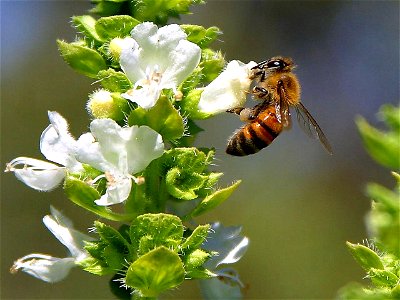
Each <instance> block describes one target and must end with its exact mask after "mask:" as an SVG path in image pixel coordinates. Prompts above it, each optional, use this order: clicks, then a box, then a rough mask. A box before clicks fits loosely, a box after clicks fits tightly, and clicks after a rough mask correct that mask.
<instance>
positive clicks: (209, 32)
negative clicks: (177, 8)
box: [180, 24, 221, 48]
mask: <svg viewBox="0 0 400 300" xmlns="http://www.w3.org/2000/svg"><path fill="white" fill-rule="evenodd" d="M180 26H181V28H182V29H183V30H184V31H185V33H186V34H187V35H188V37H187V39H188V41H190V42H192V43H195V44H197V45H198V46H199V47H200V48H205V47H207V46H208V45H209V44H210V43H211V42H213V41H214V40H215V39H216V38H217V37H218V36H219V35H220V34H221V31H220V30H219V28H218V27H215V26H213V27H209V28H207V29H205V28H204V27H203V26H200V25H192V24H182V25H180Z"/></svg>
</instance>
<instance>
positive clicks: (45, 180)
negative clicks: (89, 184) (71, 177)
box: [5, 111, 82, 191]
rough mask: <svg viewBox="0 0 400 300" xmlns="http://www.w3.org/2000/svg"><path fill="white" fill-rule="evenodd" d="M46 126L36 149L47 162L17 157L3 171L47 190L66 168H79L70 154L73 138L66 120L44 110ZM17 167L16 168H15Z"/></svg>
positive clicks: (61, 177) (73, 146)
mask: <svg viewBox="0 0 400 300" xmlns="http://www.w3.org/2000/svg"><path fill="white" fill-rule="evenodd" d="M48 116H49V120H50V125H49V126H48V127H47V128H46V129H45V130H44V131H43V133H42V135H41V137H40V151H41V152H42V154H43V155H44V156H45V157H46V158H47V159H48V160H50V161H53V162H55V163H58V164H60V165H61V166H59V165H56V164H53V163H49V162H45V161H42V160H38V159H34V158H29V157H17V158H15V159H13V160H12V161H11V162H9V163H8V164H7V168H6V170H5V171H6V172H14V174H15V176H16V177H17V178H18V179H19V180H21V181H22V182H24V183H25V184H26V185H28V186H29V187H31V188H34V189H36V190H40V191H49V190H51V189H53V188H55V187H56V186H58V185H59V184H60V183H61V181H62V180H63V179H64V177H65V173H66V169H69V170H70V171H72V172H77V171H80V170H82V165H81V163H79V162H78V161H77V160H76V159H75V156H74V153H75V147H76V141H75V139H74V138H73V137H72V136H71V134H70V133H69V131H68V123H67V121H66V120H65V119H64V118H63V117H62V116H61V115H60V114H59V113H57V112H55V111H49V112H48ZM19 166H20V168H18V167H19Z"/></svg>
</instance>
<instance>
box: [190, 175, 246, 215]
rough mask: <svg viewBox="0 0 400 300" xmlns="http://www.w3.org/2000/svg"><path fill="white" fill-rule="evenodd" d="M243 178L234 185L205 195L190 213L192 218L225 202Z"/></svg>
mask: <svg viewBox="0 0 400 300" xmlns="http://www.w3.org/2000/svg"><path fill="white" fill-rule="evenodd" d="M240 182H241V180H238V181H236V182H235V183H233V184H232V185H230V186H228V187H226V188H223V189H219V190H217V191H215V192H214V193H212V194H210V195H208V196H207V197H205V198H204V199H203V200H202V201H201V202H200V203H199V204H198V205H197V206H196V207H195V208H194V210H193V211H192V212H191V213H190V214H189V217H190V218H193V217H197V216H199V215H202V214H205V213H207V212H209V211H210V210H212V209H214V208H215V207H217V206H218V205H220V204H221V203H223V202H224V201H225V200H226V199H228V198H229V196H230V195H231V194H232V193H233V191H234V190H236V188H237V187H238V186H239V184H240Z"/></svg>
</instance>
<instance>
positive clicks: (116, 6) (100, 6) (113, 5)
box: [89, 0, 129, 16]
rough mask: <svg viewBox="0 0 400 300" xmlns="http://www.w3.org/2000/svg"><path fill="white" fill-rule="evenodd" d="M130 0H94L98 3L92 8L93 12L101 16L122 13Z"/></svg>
mask: <svg viewBox="0 0 400 300" xmlns="http://www.w3.org/2000/svg"><path fill="white" fill-rule="evenodd" d="M128 1H129V0H92V1H91V2H92V3H93V4H96V6H95V7H93V8H92V9H91V10H89V12H90V13H92V14H97V15H99V16H112V15H118V14H121V13H120V12H121V11H122V10H123V8H124V7H125V6H126V3H127V2H128Z"/></svg>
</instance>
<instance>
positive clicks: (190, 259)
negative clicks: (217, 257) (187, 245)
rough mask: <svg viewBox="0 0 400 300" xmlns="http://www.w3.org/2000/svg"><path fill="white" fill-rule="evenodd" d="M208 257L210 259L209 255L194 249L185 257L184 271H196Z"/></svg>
mask: <svg viewBox="0 0 400 300" xmlns="http://www.w3.org/2000/svg"><path fill="white" fill-rule="evenodd" d="M210 257H211V254H210V253H208V252H206V251H204V250H201V249H196V250H194V251H193V252H191V253H190V254H189V255H186V256H185V269H186V270H193V269H197V268H199V267H201V266H202V265H203V264H204V263H205V262H206V261H207V259H209V258H210Z"/></svg>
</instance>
